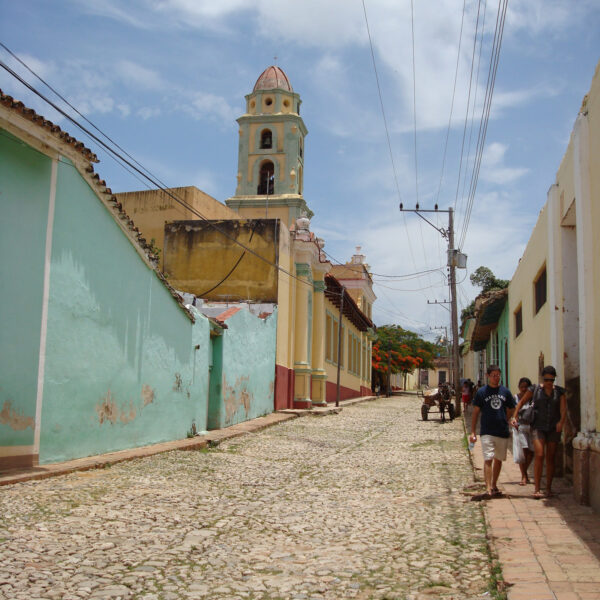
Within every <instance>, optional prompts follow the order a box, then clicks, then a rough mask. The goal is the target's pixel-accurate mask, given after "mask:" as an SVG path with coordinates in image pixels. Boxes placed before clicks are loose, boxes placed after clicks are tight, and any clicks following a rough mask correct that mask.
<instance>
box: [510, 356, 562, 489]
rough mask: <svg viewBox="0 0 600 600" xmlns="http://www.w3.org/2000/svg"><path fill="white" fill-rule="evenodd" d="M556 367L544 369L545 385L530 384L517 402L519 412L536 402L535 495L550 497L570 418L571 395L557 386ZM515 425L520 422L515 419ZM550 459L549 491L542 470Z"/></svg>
mask: <svg viewBox="0 0 600 600" xmlns="http://www.w3.org/2000/svg"><path fill="white" fill-rule="evenodd" d="M555 380H556V369H555V368H554V367H552V366H551V365H548V366H546V367H544V368H543V370H542V384H541V385H534V386H532V387H530V388H529V389H528V390H527V392H526V393H525V394H524V395H523V397H522V398H521V399H520V400H519V403H518V404H517V414H518V411H519V410H521V408H522V407H523V406H524V405H525V404H526V403H527V402H529V400H532V401H533V406H534V411H533V422H532V424H531V427H532V438H533V451H534V454H535V459H534V463H533V483H534V486H535V489H534V492H533V497H534V498H536V499H539V498H543V497H544V495H545V496H546V497H547V498H550V497H551V496H552V495H553V494H552V480H553V479H554V465H555V460H556V446H557V444H558V442H560V437H561V434H562V430H563V427H564V425H565V419H566V418H567V397H566V395H565V390H564V388H562V387H559V386H558V385H554V381H555ZM512 424H513V426H514V425H515V424H516V421H515V420H514V419H513V420H512ZM544 457H545V458H546V493H545V494H542V492H541V482H542V471H543V469H544Z"/></svg>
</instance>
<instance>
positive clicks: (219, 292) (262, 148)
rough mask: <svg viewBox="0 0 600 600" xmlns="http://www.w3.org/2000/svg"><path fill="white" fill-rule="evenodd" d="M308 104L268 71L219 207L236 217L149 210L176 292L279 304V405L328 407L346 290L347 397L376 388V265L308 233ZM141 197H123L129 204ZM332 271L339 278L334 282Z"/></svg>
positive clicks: (252, 97)
mask: <svg viewBox="0 0 600 600" xmlns="http://www.w3.org/2000/svg"><path fill="white" fill-rule="evenodd" d="M300 106H301V100H300V96H299V95H298V94H297V93H296V92H294V90H293V88H292V86H291V83H290V81H289V79H288V77H287V76H286V74H285V73H284V72H283V71H282V70H281V69H280V68H279V67H276V66H271V67H268V68H267V69H266V70H265V71H264V72H263V73H262V74H261V75H260V76H259V78H258V79H257V81H256V83H255V85H254V88H253V90H252V92H251V93H250V94H248V95H247V96H246V97H245V112H244V114H243V115H242V116H240V117H239V119H238V120H237V122H238V135H239V145H238V168H237V176H236V179H237V181H236V188H235V194H234V195H233V196H232V197H230V198H228V199H227V200H226V201H225V205H221V206H222V209H223V211H228V214H224V213H222V211H221V210H220V209H217V208H215V206H214V199H210V200H206V202H208V207H209V208H210V210H211V211H212V214H215V215H219V216H215V217H214V218H212V219H209V220H208V221H205V222H203V223H201V222H199V221H196V222H195V223H194V222H193V221H191V220H187V221H182V220H175V221H170V222H169V221H168V220H167V219H166V213H164V212H161V211H159V210H155V211H153V214H152V215H150V216H149V219H150V221H152V223H153V224H152V227H153V231H156V230H158V229H160V228H164V230H165V234H164V240H165V242H164V258H163V265H164V269H165V274H166V275H167V276H168V278H169V281H170V282H172V283H173V284H174V285H175V287H176V288H177V289H179V290H181V291H183V292H189V293H192V294H195V295H197V296H198V297H200V298H204V299H209V300H211V301H218V300H220V301H222V302H224V303H231V302H256V303H260V302H272V303H274V304H276V305H277V334H276V335H277V345H276V348H277V355H276V361H275V362H276V366H275V400H274V409H275V410H279V409H285V408H293V407H295V408H309V407H311V406H322V405H325V404H326V403H327V401H332V400H333V399H334V397H335V396H334V394H333V392H332V389H333V388H332V385H335V383H334V382H336V383H337V362H336V361H337V359H335V360H334V352H336V350H334V347H336V348H337V344H338V337H339V336H338V337H336V336H335V334H334V329H335V327H336V325H335V323H336V322H337V321H336V319H337V320H338V321H339V315H338V312H339V311H338V308H337V305H336V301H335V298H334V297H335V294H338V296H339V295H340V294H341V289H342V286H343V289H344V290H345V291H344V293H345V309H344V311H343V314H342V327H341V331H342V338H341V346H342V348H343V351H342V352H341V354H342V360H343V357H344V356H347V357H348V358H349V361H344V360H343V362H342V364H341V365H340V371H341V372H340V377H341V384H340V385H341V387H342V393H341V395H342V397H344V398H347V397H354V396H359V395H365V394H368V393H370V387H371V369H370V356H371V344H372V341H371V337H372V335H371V334H370V333H369V331H371V330H372V328H373V323H372V321H371V314H372V306H373V302H374V301H375V294H374V293H373V288H372V280H371V276H370V274H369V268H368V265H367V264H366V262H365V257H364V255H362V254H360V251H357V254H356V255H355V256H354V257H353V258H352V259H351V261H349V262H348V263H346V264H345V265H341V266H334V265H332V264H331V262H330V261H329V260H328V259H327V257H326V255H325V253H324V252H323V247H324V244H325V242H324V240H322V239H318V238H317V237H316V236H315V234H314V232H312V231H311V229H310V218H311V216H312V215H313V212H312V211H311V210H310V208H309V207H308V205H307V202H306V201H305V199H304V194H303V187H304V185H303V181H304V176H305V174H304V148H305V138H306V135H307V133H308V130H307V128H306V125H305V124H304V121H303V119H302V117H301V116H300ZM152 193H154V194H156V195H157V198H159V197H162V196H163V195H164V194H163V192H161V191H160V190H154V191H153V192H150V194H152ZM136 194H137V193H130V194H129V195H127V194H122V195H119V199H120V200H121V201H122V202H123V203H124V205H126V203H127V202H128V201H130V200H134V199H136V198H137V196H136ZM144 194H145V195H144V197H146V198H147V197H148V193H146V192H145V193H144ZM197 198H198V199H199V202H200V206H199V211H200V212H201V213H204V212H206V211H204V210H203V208H202V202H203V201H204V200H202V198H200V197H199V196H197ZM157 202H158V200H157V201H155V202H153V203H152V204H150V205H149V206H152V205H154V204H156V203H157ZM158 203H159V202H158ZM159 204H160V203H159ZM219 204H220V203H219ZM190 218H191V219H193V218H194V217H190ZM224 232H225V233H226V235H224ZM145 233H146V232H145ZM328 274H330V275H331V276H332V277H333V279H329V280H326V276H327V275H328ZM328 281H329V283H328ZM336 282H337V283H336ZM338 286H339V287H338ZM336 392H337V390H336Z"/></svg>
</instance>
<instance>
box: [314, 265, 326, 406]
mask: <svg viewBox="0 0 600 600" xmlns="http://www.w3.org/2000/svg"><path fill="white" fill-rule="evenodd" d="M319 275H320V276H321V277H322V276H323V275H324V273H319V274H318V276H319ZM313 288H314V292H315V293H314V303H313V323H312V339H313V344H312V361H311V364H312V403H313V406H327V394H326V392H327V389H326V385H327V373H326V372H325V334H326V331H325V282H324V281H323V280H322V279H317V280H315V281H314V283H313Z"/></svg>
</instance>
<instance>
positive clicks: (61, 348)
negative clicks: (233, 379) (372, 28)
mask: <svg viewBox="0 0 600 600" xmlns="http://www.w3.org/2000/svg"><path fill="white" fill-rule="evenodd" d="M208 329H209V327H208V323H207V321H206V319H205V318H203V317H202V316H198V318H197V319H196V323H195V324H194V325H193V324H192V322H191V321H190V319H189V317H188V316H187V315H186V314H185V313H184V312H183V310H182V309H181V308H180V307H179V306H178V305H177V304H176V303H175V301H174V299H173V298H172V296H171V294H170V293H169V292H168V290H167V289H166V288H165V287H164V285H163V284H162V282H161V281H160V280H159V279H158V277H157V276H156V273H155V272H154V271H153V270H151V269H149V268H148V267H147V266H146V265H145V264H144V263H143V262H142V261H141V260H140V257H139V256H138V255H137V252H136V251H135V249H134V248H133V247H132V245H131V243H130V242H129V240H128V239H127V238H126V237H125V236H124V235H123V233H122V231H121V230H120V229H119V227H118V226H117V225H116V223H115V222H114V220H113V219H112V217H111V216H110V215H109V213H108V211H107V210H106V209H105V208H104V206H103V205H101V204H100V203H99V202H98V199H97V198H96V196H95V194H94V192H93V191H92V190H91V189H90V188H89V186H88V185H87V183H86V182H85V181H84V180H83V179H82V178H81V177H80V175H79V173H78V172H77V171H76V170H75V169H74V168H73V167H72V166H69V165H65V164H60V165H59V171H58V181H57V193H56V211H55V220H54V235H53V244H52V270H51V277H50V302H49V309H48V337H47V347H46V353H47V360H46V372H45V383H44V399H43V410H42V435H41V443H40V462H54V461H59V460H65V459H69V458H74V457H77V456H86V455H91V454H98V453H101V452H107V451H112V450H119V449H122V448H128V447H134V446H141V445H145V444H149V443H154V442H160V441H166V440H171V439H179V438H183V437H185V435H186V432H187V431H188V430H189V429H190V428H191V425H192V422H193V421H195V423H196V426H197V428H198V429H204V427H205V420H206V402H207V390H208V373H207V365H208ZM197 345H199V346H200V348H199V349H198V350H195V349H194V347H195V346H197Z"/></svg>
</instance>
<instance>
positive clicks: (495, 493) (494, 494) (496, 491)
mask: <svg viewBox="0 0 600 600" xmlns="http://www.w3.org/2000/svg"><path fill="white" fill-rule="evenodd" d="M501 496H504V493H503V492H501V491H500V490H499V489H498V488H497V487H495V488H493V489H492V498H500V497H501Z"/></svg>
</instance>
